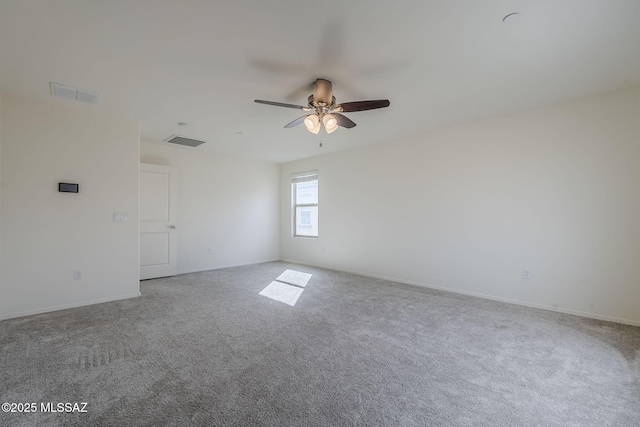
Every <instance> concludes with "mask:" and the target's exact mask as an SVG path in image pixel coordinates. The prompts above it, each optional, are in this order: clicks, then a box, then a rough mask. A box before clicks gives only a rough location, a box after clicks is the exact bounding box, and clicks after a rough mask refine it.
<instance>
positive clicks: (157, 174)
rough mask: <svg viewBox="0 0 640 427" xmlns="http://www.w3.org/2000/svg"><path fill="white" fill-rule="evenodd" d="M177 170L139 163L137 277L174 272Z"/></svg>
mask: <svg viewBox="0 0 640 427" xmlns="http://www.w3.org/2000/svg"><path fill="white" fill-rule="evenodd" d="M176 179H177V177H176V170H175V169H174V168H170V167H167V166H158V165H150V164H147V163H141V164H140V280H144V279H153V278H155V277H166V276H175V275H176V274H177V271H178V269H177V264H176V261H177V257H178V241H177V237H178V230H177V228H176V224H177V222H176V219H177V218H176V216H177V214H178V203H177V191H178V185H177V181H176Z"/></svg>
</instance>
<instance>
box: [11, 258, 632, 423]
mask: <svg viewBox="0 0 640 427" xmlns="http://www.w3.org/2000/svg"><path fill="white" fill-rule="evenodd" d="M287 269H289V270H294V271H298V272H302V273H307V274H311V277H310V278H308V276H306V275H298V276H295V273H287V274H284V275H283V273H284V272H285V270H287ZM292 274H293V276H295V277H297V278H296V279H295V280H302V282H304V284H302V285H301V284H297V285H296V284H293V285H292V284H288V283H284V282H275V284H274V281H275V279H276V278H278V277H293V276H292ZM281 275H283V276H281ZM305 278H306V279H305ZM307 280H308V281H307ZM270 284H271V285H270ZM269 286H271V288H272V289H273V293H270V292H271V291H270V290H265V288H267V287H269ZM289 287H291V289H290V288H289ZM263 290H265V292H262V291H263ZM141 292H142V296H141V297H139V298H134V299H130V300H123V301H115V302H110V303H105V304H98V305H93V306H87V307H81V308H76V309H69V310H63V311H57V312H52V313H46V314H40V315H34V316H28V317H22V318H17V319H10V320H5V321H2V322H0V372H1V381H0V396H1V397H0V403H4V402H9V403H12V402H13V403H22V404H25V403H28V404H31V403H35V404H36V406H37V411H36V412H34V413H11V412H9V413H5V412H2V413H0V425H3V426H34V425H41V426H46V425H65V426H66V425H92V426H100V425H104V426H116V425H117V426H128V425H132V426H161V425H175V426H188V425H218V426H227V425H229V426H234V425H257V426H262V425H264V426H387V425H391V426H492V427H495V426H545V427H550V426H594V427H595V426H597V427H602V426H616V427H618V426H638V425H640V328H638V327H633V326H625V325H621V324H616V323H610V322H604V321H598V320H593V319H587V318H581V317H577V316H571V315H566V314H560V313H555V312H550V311H544V310H538V309H532V308H526V307H521V306H516V305H510V304H505V303H500V302H496V301H490V300H485V299H479V298H473V297H468V296H463V295H458V294H454V293H447V292H441V291H436V290H431V289H426V288H420V287H415V286H409V285H402V284H398V283H393V282H389V281H385V280H378V279H371V278H366V277H362V276H357V275H354V274H347V273H339V272H335V271H330V270H324V269H319V268H312V267H306V266H297V265H292V264H288V263H283V262H273V263H266V264H258V265H251V266H245V267H236V268H228V269H221V270H214V271H208V272H202V273H193V274H186V275H181V276H177V277H171V278H164V279H155V280H149V281H144V282H141ZM261 293H262V294H261ZM283 295H284V297H283ZM273 298H275V299H273ZM278 298H285V302H281V301H279V300H278ZM76 402H77V403H82V402H86V403H87V405H86V408H85V410H86V412H80V413H79V412H65V411H66V410H67V409H69V408H71V409H73V407H72V406H67V407H64V405H63V408H62V411H58V412H51V411H50V410H51V409H60V408H59V407H58V406H57V404H58V403H70V404H73V403H76ZM41 404H45V407H44V408H42V407H41ZM47 405H49V406H47ZM3 409H4V407H3ZM23 409H24V408H23ZM43 409H44V411H43ZM76 409H82V408H81V406H80V407H79V408H76Z"/></svg>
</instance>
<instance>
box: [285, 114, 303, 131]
mask: <svg viewBox="0 0 640 427" xmlns="http://www.w3.org/2000/svg"><path fill="white" fill-rule="evenodd" d="M306 118H307V116H302V117H298V118H297V119H295V120H294V121H292V122H291V123H287V124H286V125H284V127H286V128H292V127H294V126H298V125H299V124H300V123H302V122H304V119H306Z"/></svg>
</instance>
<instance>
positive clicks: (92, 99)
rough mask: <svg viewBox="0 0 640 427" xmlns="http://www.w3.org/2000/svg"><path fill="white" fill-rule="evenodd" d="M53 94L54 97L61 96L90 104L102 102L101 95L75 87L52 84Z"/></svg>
mask: <svg viewBox="0 0 640 427" xmlns="http://www.w3.org/2000/svg"><path fill="white" fill-rule="evenodd" d="M51 94H52V95H53V96H59V97H60V98H67V99H74V100H76V101H82V102H87V103H89V104H97V103H98V102H99V101H100V94H99V93H95V92H89V91H86V90H82V89H76V88H75V87H71V86H66V85H61V84H60V83H54V82H51Z"/></svg>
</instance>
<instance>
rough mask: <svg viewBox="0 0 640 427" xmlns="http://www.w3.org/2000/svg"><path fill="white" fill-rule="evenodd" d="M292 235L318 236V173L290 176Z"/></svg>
mask: <svg viewBox="0 0 640 427" xmlns="http://www.w3.org/2000/svg"><path fill="white" fill-rule="evenodd" d="M291 198H292V205H293V236H294V237H318V173H317V172H308V173H305V174H299V175H294V176H293V177H292V178H291Z"/></svg>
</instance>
